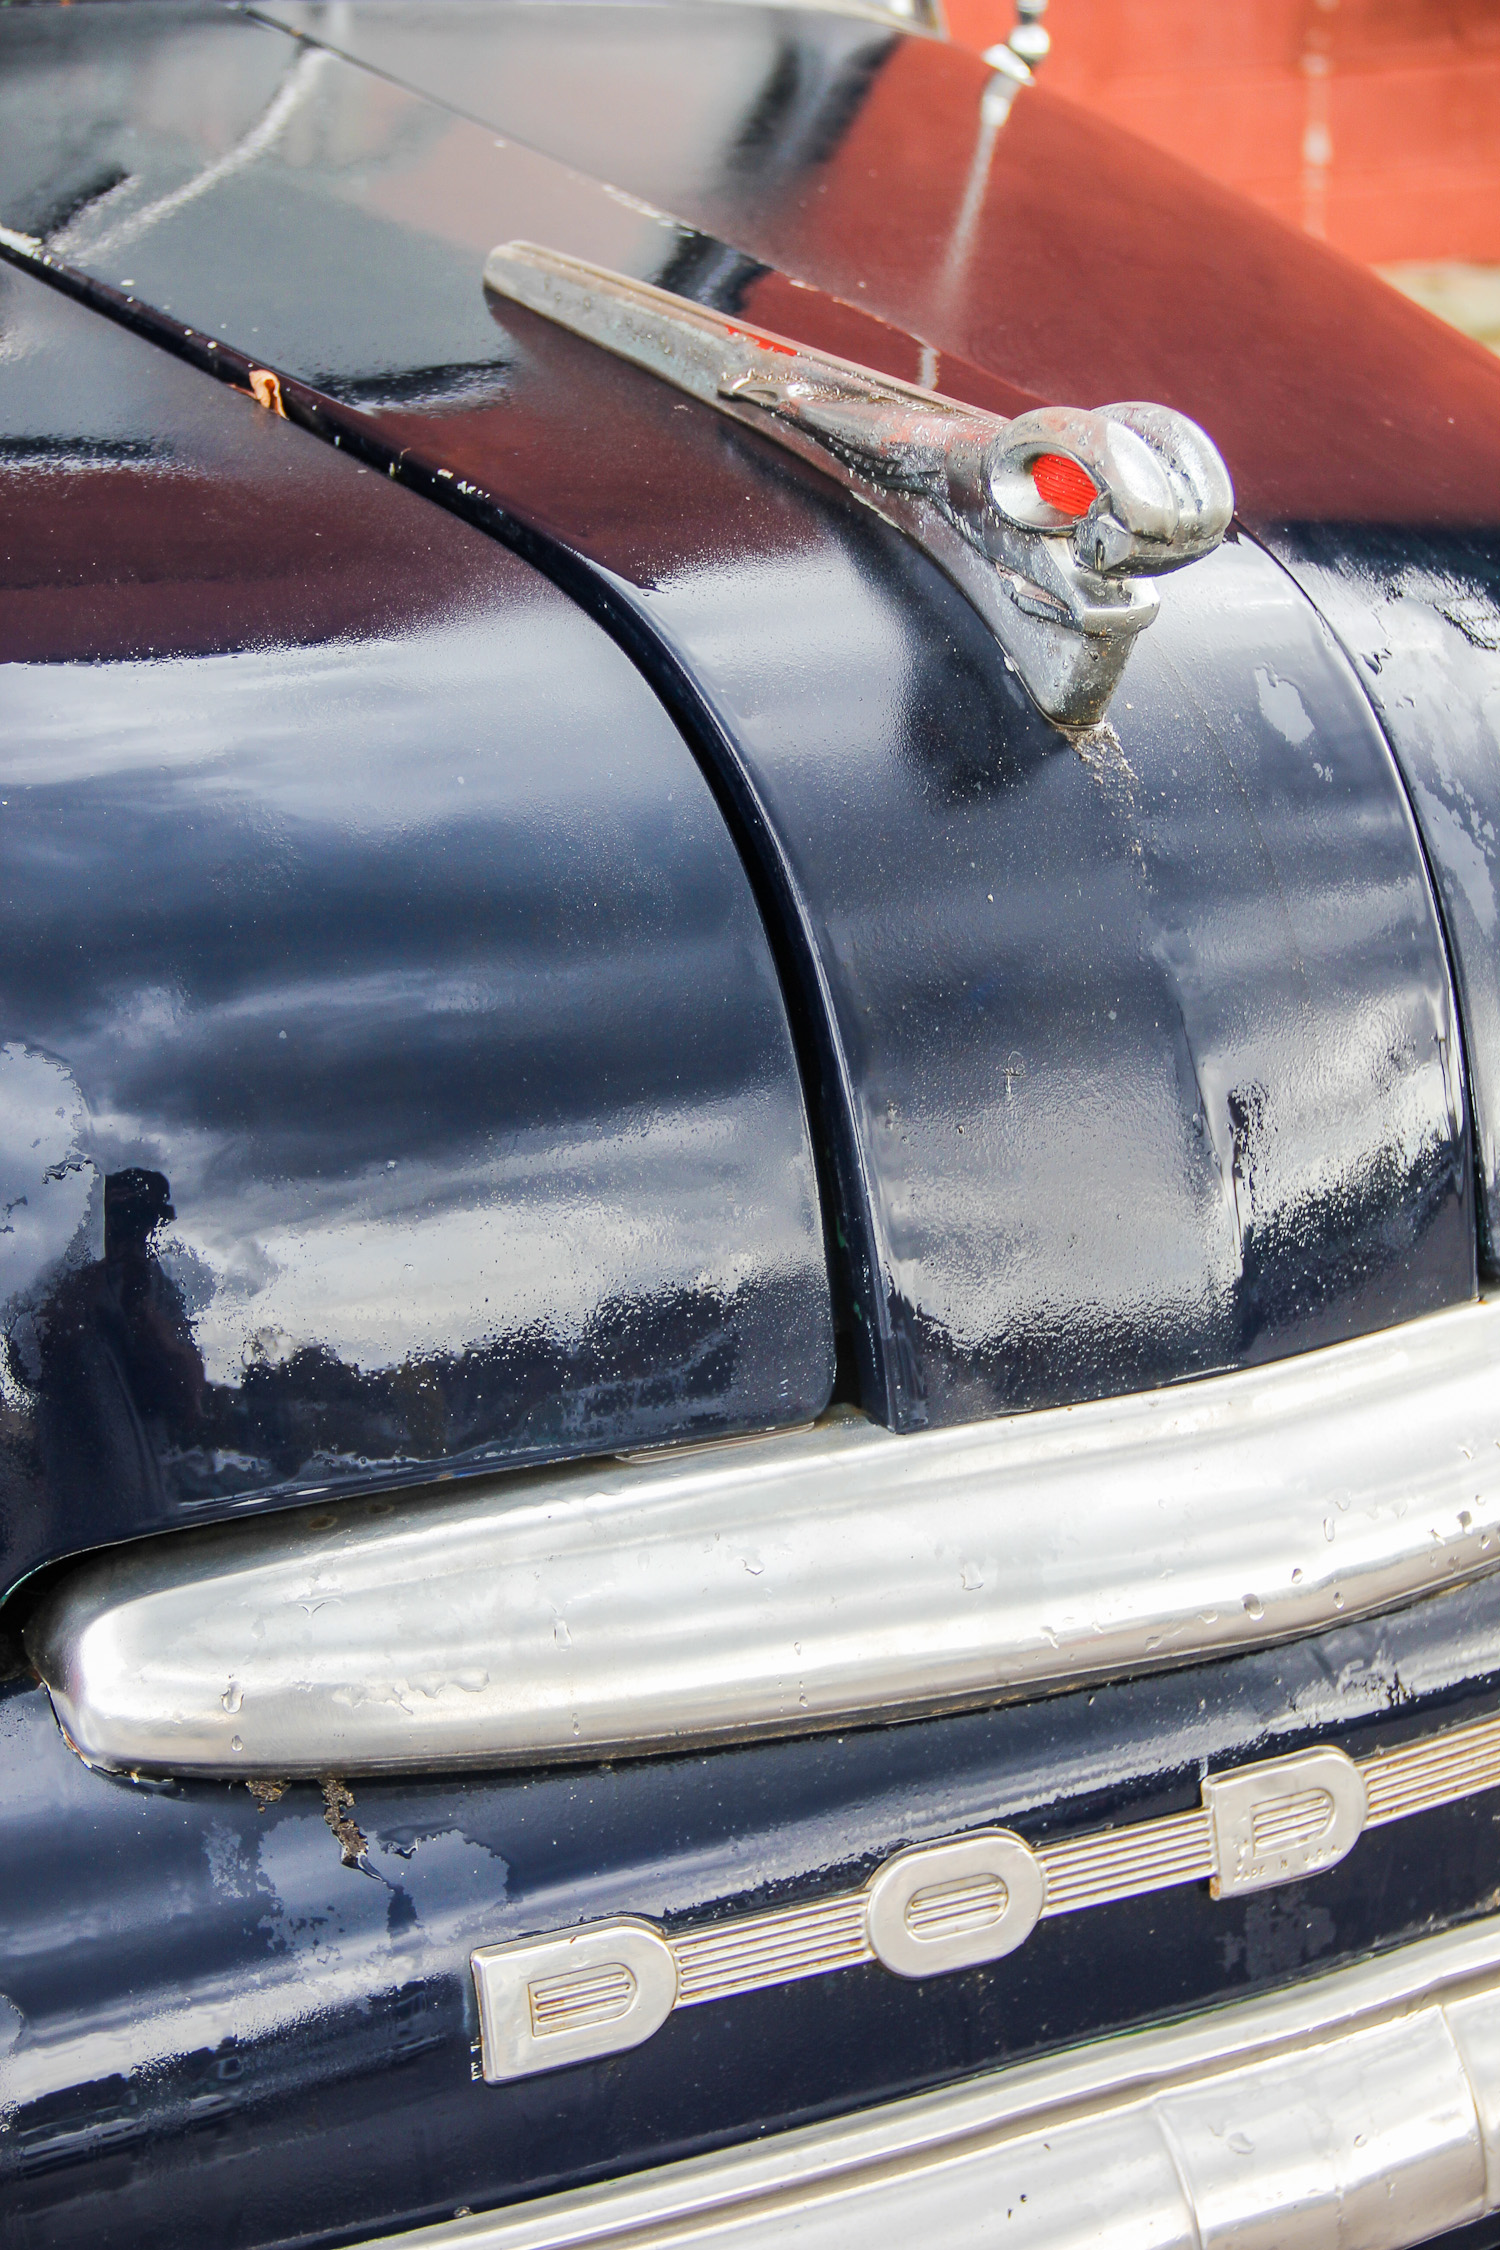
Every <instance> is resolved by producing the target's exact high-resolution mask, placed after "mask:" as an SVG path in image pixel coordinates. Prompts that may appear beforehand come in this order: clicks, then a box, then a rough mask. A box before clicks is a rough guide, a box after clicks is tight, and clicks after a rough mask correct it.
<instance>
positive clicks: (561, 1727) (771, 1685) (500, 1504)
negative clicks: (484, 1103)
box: [27, 1304, 1500, 1779]
mask: <svg viewBox="0 0 1500 2250" xmlns="http://www.w3.org/2000/svg"><path fill="white" fill-rule="evenodd" d="M1497 1562H1500V1304H1473V1305H1464V1306H1460V1307H1457V1308H1456V1309H1455V1310H1453V1311H1451V1312H1444V1313H1437V1314H1434V1315H1433V1316H1431V1317H1430V1318H1429V1319H1426V1320H1421V1321H1414V1322H1412V1323H1410V1324H1409V1325H1407V1326H1405V1327H1402V1328H1397V1329H1392V1330H1388V1331H1387V1332H1385V1333H1383V1334H1379V1335H1374V1336H1365V1337H1361V1338H1359V1339H1358V1340H1357V1341H1355V1342H1353V1343H1347V1344H1338V1345H1334V1346H1332V1347H1330V1348H1329V1349H1327V1350H1324V1351H1319V1352H1310V1353H1308V1354H1306V1355H1305V1356H1304V1357H1300V1358H1296V1359H1291V1360H1285V1361H1281V1362H1278V1363H1277V1364H1275V1365H1272V1366H1269V1367H1263V1368H1256V1369H1252V1370H1250V1371H1248V1372H1245V1373H1240V1374H1232V1375H1217V1376H1209V1377H1206V1378H1204V1379H1203V1380H1201V1381H1198V1382H1193V1383H1183V1384H1179V1385H1177V1386H1175V1387H1173V1388H1171V1389H1169V1390H1160V1391H1152V1392H1145V1393H1141V1394H1138V1395H1136V1396H1132V1397H1126V1398H1116V1399H1102V1400H1099V1401H1098V1402H1097V1403H1095V1404H1091V1405H1085V1406H1078V1407H1070V1408H1059V1409H1054V1410H1051V1411H1048V1412H1044V1413H1035V1414H1024V1415H1016V1416H1013V1417H1012V1418H1010V1419H1009V1420H1005V1421H997V1422H982V1423H975V1424H971V1425H968V1426H966V1427H964V1428H961V1429H952V1430H935V1431H931V1432H928V1433H924V1434H921V1435H918V1436H913V1437H894V1436H892V1435H891V1434H890V1433H889V1432H888V1431H885V1430H880V1429H876V1428H875V1427H873V1426H872V1425H871V1424H870V1423H868V1422H866V1421H865V1420H864V1419H863V1418H862V1417H860V1416H858V1415H855V1414H852V1413H849V1414H842V1415H836V1416H832V1417H830V1418H829V1419H828V1420H827V1421H826V1422H824V1423H823V1424H821V1425H820V1426H819V1427H817V1428H816V1429H813V1430H809V1431H804V1432H800V1433H798V1432H784V1433H782V1434H780V1435H775V1436H768V1437H763V1438H756V1439H751V1440H745V1441H741V1442H739V1443H731V1444H728V1445H721V1446H715V1447H705V1448H698V1449H693V1448H685V1449H681V1450H678V1451H675V1452H672V1451H668V1452H664V1453H661V1454H656V1455H650V1456H637V1457H635V1458H634V1459H631V1460H623V1461H622V1460H606V1461H586V1462H580V1463H577V1464H575V1465H572V1466H569V1467H567V1468H564V1469H558V1470H551V1471H548V1472H545V1473H540V1474H535V1473H534V1474H521V1475H512V1476H507V1477H503V1478H495V1479H493V1480H489V1481H486V1482H484V1483H479V1482H476V1483H473V1484H467V1485H463V1486H460V1487H456V1488H455V1487H449V1488H448V1489H447V1490H446V1491H440V1492H437V1493H433V1492H431V1491H429V1492H427V1493H424V1494H417V1495H413V1496H403V1497H400V1498H393V1499H390V1500H376V1501H371V1500H362V1501H347V1502H343V1503H340V1504H337V1505H333V1504H328V1503H325V1504H324V1505H323V1506H322V1507H320V1508H313V1509H302V1510H297V1511H295V1512H291V1511H289V1512H287V1513H284V1514H280V1515H273V1516H262V1517H260V1518H258V1519H257V1520H255V1521H252V1522H241V1523H238V1524H233V1525H225V1526H222V1527H220V1528H218V1529H215V1530H212V1531H203V1532H192V1533H175V1534H172V1535H171V1536H169V1537H166V1538H160V1539H154V1540H146V1541H142V1542H141V1543H140V1544H139V1545H137V1546H134V1547H130V1548H128V1549H123V1550H115V1551H114V1552H110V1553H105V1554H102V1555H99V1556H96V1557H95V1558H93V1559H92V1560H91V1561H89V1562H87V1563H83V1564H80V1565H79V1566H78V1567H77V1568H76V1569H75V1570H73V1571H72V1572H71V1573H70V1574H69V1575H68V1576H66V1577H65V1578H63V1579H62V1580H61V1581H60V1582H59V1583H58V1584H57V1585H56V1586H55V1587H54V1588H53V1589H52V1591H51V1592H50V1593H49V1594H48V1596H47V1598H46V1600H45V1601H44V1603H43V1604H42V1606H41V1608H40V1611H39V1614H38V1615H37V1617H36V1618H35V1620H34V1621H33V1624H32V1627H31V1629H30V1630H29V1632H28V1634H27V1648H28V1651H29V1653H30V1655H31V1657H32V1659H33V1661H34V1662H35V1664H36V1666H37V1669H38V1671H39V1672H40V1674H41V1676H42V1678H43V1679H44V1680H45V1681H46V1683H47V1685H48V1687H49V1688H50V1690H51V1692H52V1698H53V1702H54V1704H55V1706H56V1708H57V1713H58V1716H59V1718H60V1720H61V1721H62V1724H63V1726H64V1728H65V1729H66V1731H67V1733H68V1735H69V1736H70V1738H71V1739H72V1741H73V1742H74V1743H75V1744H76V1745H77V1747H78V1748H79V1749H80V1751H81V1752H82V1753H83V1755H84V1756H85V1757H86V1758H87V1759H89V1760H90V1761H91V1762H94V1763H97V1764H100V1765H104V1766H110V1767H115V1768H121V1769H124V1770H126V1771H131V1770H134V1771H138V1772H142V1773H148V1774H180V1775H188V1774H224V1775H275V1776H277V1777H279V1778H282V1779H287V1778H295V1777H299V1776H301V1777H306V1776H312V1777H317V1776H319V1775H322V1774H326V1773H329V1772H335V1773H338V1774H341V1775H346V1776H349V1775H357V1774H361V1773H370V1772H382V1771H384V1772H400V1771H406V1772H412V1771H433V1770H436V1769H441V1768H452V1767H458V1766H465V1765H468V1766H475V1765H483V1766H495V1765H500V1764H507V1763H512V1764H514V1763H524V1764H537V1763H545V1762H547V1761H549V1760H553V1759H559V1758H599V1757H610V1756H614V1755H617V1754H620V1753H624V1752H639V1751H643V1750H646V1751H650V1750H675V1749H680V1748H682V1747H684V1746H685V1745H688V1744H694V1743H711V1742H723V1741H742V1740H746V1739H749V1738H753V1737H755V1736H765V1735H775V1734H799V1733H806V1732H808V1731H809V1730H811V1729H813V1728H816V1727H828V1726H837V1725H841V1724H845V1723H847V1722H849V1721H851V1720H856V1719H870V1718H880V1719H884V1718H892V1717H896V1716H903V1717H906V1716H912V1715H915V1714H917V1713H919V1712H924V1711H938V1710H945V1709H956V1708H960V1707H962V1706H964V1705H966V1704H968V1705H973V1704H977V1703H984V1702H994V1701H996V1700H999V1699H1002V1698H1006V1697H1018V1696H1026V1695H1031V1694H1035V1693H1037V1692H1038V1691H1041V1690H1054V1689H1057V1688H1060V1687H1066V1686H1070V1685H1076V1684H1079V1683H1082V1682H1091V1681H1096V1680H1101V1679H1105V1678H1109V1677H1120V1676H1122V1675H1124V1674H1127V1673H1131V1672H1139V1671H1142V1670H1146V1669H1151V1668H1157V1667H1162V1666H1167V1665H1178V1664H1186V1663H1191V1662H1195V1661H1198V1660H1200V1659H1202V1658H1204V1657H1208V1656H1216V1655H1227V1654H1231V1653H1233V1652H1234V1651H1236V1650H1240V1649H1245V1648H1251V1647H1255V1646H1257V1645H1262V1644H1264V1643H1266V1642H1269V1641H1274V1640H1284V1639H1288V1638H1290V1637H1291V1636H1293V1635H1297V1634H1303V1633H1309V1632H1314V1631H1317V1630H1319V1629H1320V1628H1322V1627H1325V1626H1329V1625H1332V1624H1334V1623H1336V1622H1338V1621H1340V1620H1344V1621H1347V1620H1349V1619H1350V1618H1352V1617H1355V1616H1358V1615H1359V1614H1361V1613H1362V1612H1368V1611H1372V1610H1376V1609H1381V1608H1386V1607H1389V1606H1391V1605H1392V1604H1394V1603H1398V1602H1402V1601H1406V1600H1410V1599H1411V1598H1412V1597H1413V1596H1415V1595H1418V1594H1423V1593H1426V1592H1429V1591H1432V1590H1434V1589H1436V1588H1438V1587H1442V1586H1446V1585H1452V1584H1454V1583H1455V1582H1456V1581H1457V1580H1458V1579H1460V1578H1463V1577H1470V1576H1473V1575H1475V1574H1477V1573H1480V1572H1483V1571H1487V1570H1490V1569H1493V1568H1494V1567H1495V1565H1496V1563H1497Z"/></svg>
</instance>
